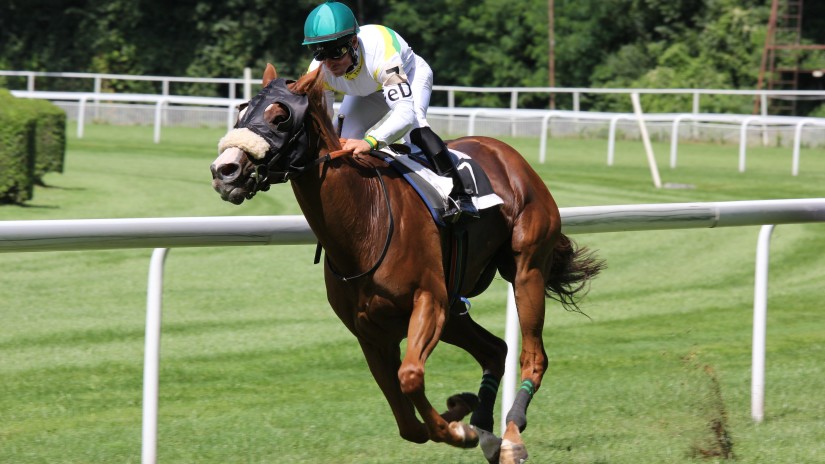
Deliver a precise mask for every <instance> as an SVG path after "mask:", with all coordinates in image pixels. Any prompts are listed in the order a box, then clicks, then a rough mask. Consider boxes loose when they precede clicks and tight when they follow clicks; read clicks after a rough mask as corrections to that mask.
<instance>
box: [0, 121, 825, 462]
mask: <svg viewBox="0 0 825 464" xmlns="http://www.w3.org/2000/svg"><path fill="white" fill-rule="evenodd" d="M221 132H222V131H215V130H208V129H166V128H165V129H164V133H163V138H162V139H163V140H162V143H160V144H157V145H156V144H153V143H152V142H151V140H152V130H151V128H145V127H113V126H87V128H86V135H85V137H84V138H83V139H80V140H78V139H77V138H76V137H75V136H74V134H75V132H74V128H70V129H69V132H68V134H69V140H68V142H69V152H68V157H67V165H66V172H65V173H64V174H62V175H57V174H50V175H48V176H46V179H45V180H46V182H47V184H48V186H47V187H45V188H38V189H37V190H36V192H35V198H34V200H33V201H32V202H30V204H28V205H27V206H25V207H21V206H11V205H5V206H0V220H21V219H61V218H107V217H113V218H114V217H176V216H226V215H270V214H297V213H298V212H299V211H298V209H297V207H296V205H295V202H294V200H293V198H292V195H291V189H290V188H289V186H287V185H282V186H276V187H274V188H273V189H272V190H271V191H270V192H269V193H266V194H261V195H258V196H257V197H256V198H255V199H254V200H253V201H251V202H247V203H245V204H244V205H242V206H239V207H238V206H233V205H230V204H228V203H225V202H222V201H220V199H219V197H218V196H217V194H215V193H214V192H213V191H212V189H211V186H210V183H209V180H210V179H209V172H208V165H209V163H210V162H211V161H212V159H213V158H214V156H215V154H216V153H215V151H216V148H215V146H216V143H217V140H218V138H219V137H220V136H221V135H222V133H221ZM509 141H510V142H511V143H513V144H514V145H515V146H516V147H518V148H519V149H520V150H521V151H522V152H523V153H525V155H526V156H527V158H528V159H529V160H530V161H531V162H534V166H535V167H536V169H537V171H538V172H539V173H540V174H541V176H542V177H543V178H544V179H545V180H546V181H547V183H548V185H549V186H550V188H551V191H553V193H554V195H555V197H556V199H557V201H558V203H559V205H560V206H561V207H568V206H586V205H604V204H627V203H665V202H684V201H730V200H752V199H774V198H805V197H825V151H823V150H821V149H819V150H817V149H805V150H803V152H802V163H801V174H800V175H799V176H798V177H792V176H791V175H790V162H791V161H790V157H791V152H790V149H787V148H761V147H750V148H749V149H748V164H747V170H746V172H745V173H739V172H738V171H737V164H738V159H737V156H738V150H737V147H735V146H725V145H706V144H682V145H681V146H680V151H679V167H678V168H677V169H675V170H671V169H669V168H667V156H668V153H669V151H668V150H669V145H667V144H654V149H655V151H656V153H657V158H658V159H659V163H660V165H659V167H660V170H661V176H662V179H663V181H664V182H670V183H680V184H690V185H692V186H693V187H694V188H692V189H673V190H670V189H662V190H657V189H654V188H653V186H652V181H651V178H650V174H649V170H648V166H647V164H646V161H645V156H644V152H643V150H642V145H641V143H640V142H637V141H619V143H618V144H617V153H616V164H615V165H614V166H612V167H607V166H606V162H605V161H606V145H607V144H606V141H604V140H571V139H551V143H550V144H549V152H548V161H547V163H546V164H544V165H538V164H537V163H535V161H536V160H537V158H538V155H537V149H538V141H537V140H533V139H515V140H512V139H511V140H509ZM757 233H758V227H741V228H728V229H718V230H711V229H701V230H680V231H655V232H636V233H611V234H587V235H577V236H574V239H576V240H577V241H578V242H580V243H582V244H585V245H587V246H590V247H592V248H594V249H596V250H598V253H599V255H600V256H601V257H603V258H605V259H606V260H607V262H608V265H609V268H608V270H606V271H605V272H604V274H603V275H602V276H600V277H599V278H598V279H597V280H595V281H594V282H593V286H592V290H591V293H590V295H589V297H588V298H587V299H586V300H585V301H584V303H583V304H582V309H583V310H584V311H585V312H586V313H587V314H588V315H589V316H590V319H588V318H586V317H583V316H581V315H578V314H573V313H567V312H564V311H563V310H561V309H560V308H559V307H558V306H557V305H554V304H549V305H548V317H547V323H546V326H545V340H546V344H547V352H548V354H549V356H550V371H549V373H548V375H547V376H546V377H545V383H544V384H543V386H542V388H541V390H540V391H539V392H538V393H537V395H536V397H535V398H534V400H533V402H532V404H531V406H530V411H529V416H528V421H529V425H528V428H527V431H526V432H525V440H526V441H527V446H528V450H529V452H530V455H531V462H537V463H544V462H563V463H634V464H635V463H640V462H674V463H676V462H678V463H681V462H685V463H690V462H723V461H725V460H726V458H725V457H724V456H726V455H727V456H728V457H730V456H733V457H735V460H736V462H741V463H765V462H770V463H813V462H820V461H821V457H822V456H823V455H825V403H823V401H822V400H821V396H822V392H823V391H825V377H823V376H822V375H821V364H822V360H823V359H825V330H824V329H823V324H822V300H823V297H825V290H824V289H825V287H823V285H822V282H823V281H825V257H823V251H825V238H823V237H825V225H821V224H808V225H783V226H779V227H777V229H776V231H775V232H774V236H773V241H772V242H773V245H772V252H771V274H770V297H769V313H768V353H767V362H768V369H767V389H766V419H765V421H764V422H763V423H762V424H754V423H753V422H752V421H751V419H750V362H751V330H752V326H751V323H752V322H751V321H752V305H753V273H754V250H755V246H756V236H757ZM313 251H314V250H313V247H309V246H275V247H234V248H200V249H195V248H193V249H175V250H172V251H171V252H170V255H169V258H168V260H167V268H166V280H165V291H164V316H163V318H164V319H163V339H162V364H161V387H160V396H161V397H160V421H159V443H158V453H159V460H160V461H161V462H180V463H194V462H197V463H208V462H215V463H272V462H296V461H298V462H322V463H350V462H352V463H355V462H357V463H395V462H455V463H478V462H482V458H481V454H480V452H479V451H478V450H467V451H462V450H456V449H452V448H448V447H446V446H445V445H441V444H433V443H429V444H426V445H414V444H409V443H406V442H404V441H403V440H401V439H400V438H399V437H398V435H397V432H396V427H395V424H394V421H393V419H392V415H391V413H390V411H389V407H388V406H387V405H386V403H385V401H384V399H383V397H382V396H381V394H380V392H379V390H378V388H377V387H376V385H375V383H374V381H373V380H372V378H371V376H370V375H369V372H368V370H367V368H366V364H365V362H364V360H363V357H362V355H361V353H360V350H359V348H358V346H357V343H356V342H355V340H354V339H353V338H352V336H351V335H350V334H349V333H348V332H347V331H346V329H344V327H343V326H342V325H341V324H340V322H338V321H337V319H336V318H335V316H334V315H333V313H332V312H331V310H330V309H329V308H328V305H327V303H326V299H325V296H324V292H323V283H322V273H321V269H320V267H319V266H313V265H312V264H311V263H312V254H313ZM150 253H151V250H113V251H100V252H53V253H10V254H2V255H0V265H2V268H3V269H4V272H3V273H2V276H1V277H0V318H2V321H3V322H2V330H0V392H2V394H0V462H10V463H54V462H67V463H91V462H95V463H97V462H138V461H139V460H140V439H141V434H140V425H141V424H140V422H141V409H140V408H141V387H142V369H143V333H144V318H145V305H146V275H147V269H148V263H149V256H150ZM505 291H506V287H505V285H504V283H503V282H502V281H501V280H500V279H496V280H495V281H494V283H493V285H492V287H491V289H490V290H489V291H488V292H487V293H485V294H484V295H482V296H480V297H478V298H476V299H474V301H473V309H472V312H473V314H474V317H475V318H476V319H477V320H478V321H479V322H480V323H482V324H483V325H485V326H486V327H488V328H489V329H490V330H492V331H493V332H494V333H498V334H500V335H501V334H503V331H504V302H505ZM427 366H428V370H427V375H428V376H427V391H428V394H429V396H430V398H431V399H432V401H433V402H434V403H441V402H443V401H444V400H445V399H446V398H447V397H448V396H449V395H451V394H453V393H456V392H459V391H474V390H476V389H477V382H478V380H479V378H480V372H479V370H478V368H477V366H476V365H475V364H474V363H473V361H472V360H471V359H470V357H469V356H468V355H467V354H465V353H463V352H461V351H459V350H457V349H455V348H453V347H450V346H447V345H443V344H442V345H440V346H439V347H438V348H437V349H436V351H435V353H434V355H433V357H432V358H431V359H430V361H429V362H428V365H427ZM496 412H497V413H498V411H496ZM497 415H498V414H497ZM718 424H722V427H721V428H720V427H719V426H718ZM714 427H715V428H714ZM731 459H732V458H731Z"/></svg>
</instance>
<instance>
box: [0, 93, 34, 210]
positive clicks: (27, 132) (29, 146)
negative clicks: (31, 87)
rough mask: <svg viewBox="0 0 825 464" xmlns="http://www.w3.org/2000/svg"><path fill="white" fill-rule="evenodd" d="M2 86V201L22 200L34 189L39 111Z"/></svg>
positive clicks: (0, 116)
mask: <svg viewBox="0 0 825 464" xmlns="http://www.w3.org/2000/svg"><path fill="white" fill-rule="evenodd" d="M18 100H19V99H17V98H14V97H13V96H12V95H11V94H10V93H9V92H8V91H6V90H0V203H22V202H24V201H26V200H30V199H31V197H32V194H33V193H34V135H35V129H36V128H37V115H36V114H35V113H34V112H33V111H29V110H26V109H25V108H23V106H22V105H20V104H19V103H18Z"/></svg>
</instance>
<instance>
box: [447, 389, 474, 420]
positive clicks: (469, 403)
mask: <svg viewBox="0 0 825 464" xmlns="http://www.w3.org/2000/svg"><path fill="white" fill-rule="evenodd" d="M478 403H479V399H478V396H476V395H475V394H474V393H467V392H465V393H459V394H457V395H453V396H451V397H449V398H447V409H448V410H450V411H452V410H454V409H460V412H462V413H463V414H462V416H461V417H464V416H466V415H467V414H470V413H471V412H473V411H475V410H476V408H477V407H478Z"/></svg>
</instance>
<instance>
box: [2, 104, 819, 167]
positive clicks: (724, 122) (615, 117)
mask: <svg viewBox="0 0 825 464" xmlns="http://www.w3.org/2000/svg"><path fill="white" fill-rule="evenodd" d="M12 94H13V95H15V96H16V97H19V98H36V99H45V100H50V101H53V102H59V103H63V104H64V105H65V104H66V103H67V102H72V104H76V105H77V113H76V120H77V137H78V138H83V135H84V132H85V126H86V124H87V123H86V119H87V112H88V111H87V110H88V109H89V108H91V109H92V110H94V111H95V112H97V111H99V110H100V106H99V105H100V104H101V102H109V103H105V104H106V105H111V102H120V103H129V104H131V106H132V110H135V109H137V108H138V107H140V106H143V107H146V105H151V108H153V113H154V114H153V117H152V121H153V126H154V135H153V141H154V142H155V143H160V139H161V131H162V128H163V126H164V125H168V112H169V111H170V110H172V109H174V108H181V107H183V108H201V109H204V108H206V109H209V110H211V111H220V112H222V113H223V115H224V116H223V119H224V121H225V124H226V128H227V130H229V129H231V128H232V127H233V125H234V123H235V119H236V113H237V109H236V108H237V105H238V104H240V103H242V102H243V101H244V100H241V99H236V98H208V97H189V96H174V95H147V94H110V93H82V92H44V91H21V90H14V91H12ZM630 95H631V97H633V96H634V95H636V96H638V93H631V94H630ZM173 105H174V106H173ZM337 105H338V104H336V108H337ZM428 114H429V116H430V119H431V122H433V123H434V124H435V123H438V125H439V127H438V129H439V130H441V131H442V132H443V133H445V134H458V133H464V134H466V135H476V134H477V133H479V128H478V126H479V125H478V121H479V120H480V119H482V118H486V120H489V121H493V125H494V126H495V125H498V126H501V125H502V123H503V124H504V125H507V126H509V127H510V135H516V134H517V133H518V130H517V129H518V128H519V127H520V126H526V125H531V126H536V125H537V131H536V130H533V131H532V133H533V134H535V132H537V133H538V134H537V135H538V136H539V139H540V141H539V162H541V163H544V162H545V161H546V159H547V151H548V149H547V146H548V142H547V140H548V137H549V135H548V134H549V133H550V127H551V126H550V125H551V123H552V122H553V121H568V122H574V123H576V124H577V125H578V124H581V123H601V124H603V125H607V126H608V134H607V138H608V142H607V164H608V166H612V165H613V163H614V160H615V147H616V138H617V134H618V127H619V124H620V123H622V122H624V123H628V122H630V123H634V124H635V123H636V122H637V120H638V119H639V116H638V115H635V114H633V113H604V112H595V111H563V110H527V109H496V108H450V107H430V109H429V112H428ZM641 119H642V120H643V121H644V122H645V123H647V124H654V125H660V126H668V127H670V167H671V168H675V167H676V165H677V157H678V145H679V141H680V140H681V138H680V128H681V126H682V125H683V124H684V123H686V122H690V123H692V124H693V125H692V126H691V129H692V130H693V129H695V128H696V126H695V125H696V124H697V123H702V124H714V125H715V126H716V127H721V128H727V130H728V132H734V131H735V132H736V133H738V138H739V140H738V145H739V164H738V169H739V172H745V166H746V158H747V148H748V143H749V139H750V137H749V134H750V133H753V132H756V133H758V134H761V138H762V144H763V145H768V132H769V129H770V130H773V131H783V132H788V133H789V134H792V136H791V135H788V136H787V137H786V138H787V139H791V138H792V140H793V143H792V147H793V148H792V155H791V175H793V176H797V175H799V166H800V156H801V150H802V147H803V145H804V141H805V140H806V138H805V137H807V140H808V141H809V143H811V144H823V143H825V137H823V134H825V131H823V130H822V128H825V118H808V117H805V118H801V117H792V116H767V115H762V116H754V115H743V114H710V113H646V114H642V115H641ZM459 123H461V126H462V127H461V129H459V127H458V126H459ZM806 127H808V128H810V129H813V128H819V129H818V130H809V131H807V132H806V131H804V129H805V128H806ZM736 128H738V130H737V129H736ZM462 129H463V131H462ZM522 130H523V129H522ZM499 131H500V129H499ZM491 135H493V136H495V135H499V134H495V133H494V134H491Z"/></svg>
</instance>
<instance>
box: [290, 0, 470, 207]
mask: <svg viewBox="0 0 825 464" xmlns="http://www.w3.org/2000/svg"><path fill="white" fill-rule="evenodd" d="M303 45H307V46H309V48H310V50H312V54H313V57H314V60H313V61H312V63H311V64H310V67H309V70H310V71H312V70H314V69H316V68H318V67H320V68H321V72H322V73H323V76H324V79H325V88H326V90H327V92H326V99H327V108H328V111H329V113H330V117H332V104H333V101H334V93H335V92H339V93H342V94H344V100H343V102H342V103H341V108H340V111H339V113H340V114H342V115H346V124H345V125H344V127H343V128H338V130H339V131H341V137H343V138H346V139H348V140H347V142H346V144H345V145H344V149H347V150H353V153H355V154H358V153H366V152H369V150H372V149H378V148H383V147H385V146H387V145H388V144H390V143H393V142H395V141H396V140H399V139H401V138H402V137H403V138H404V139H405V141H406V142H408V143H412V144H414V145H417V146H418V147H419V148H421V151H422V152H423V153H424V155H426V156H427V159H428V160H429V161H430V164H432V165H433V167H434V171H435V172H436V173H437V174H438V175H441V176H445V177H451V178H452V179H453V191H452V193H451V194H450V197H451V198H453V200H454V201H455V202H456V206H455V207H453V208H451V209H450V210H448V211H447V213H446V214H445V219H448V220H449V221H455V220H457V219H458V217H459V216H464V217H472V218H477V217H479V214H478V210H477V209H476V207H475V206H474V205H473V202H472V200H471V199H470V196H469V193H470V192H472V190H471V189H469V188H467V187H469V186H465V185H464V183H463V181H462V180H461V176H459V175H458V169H456V166H455V162H454V161H453V158H452V157H451V156H450V155H449V153H448V150H447V145H446V144H444V141H442V140H441V138H440V137H439V136H438V135H436V133H435V132H433V130H432V129H431V128H430V125H429V124H428V123H427V108H428V107H429V106H430V95H431V94H432V86H433V72H432V69H430V66H429V65H428V64H427V62H426V61H424V59H423V58H421V57H420V56H418V55H416V54H415V53H413V51H412V49H411V48H410V46H409V45H407V42H406V41H404V39H403V38H402V37H401V36H400V35H398V33H396V32H395V31H393V30H392V29H390V28H388V27H385V26H379V25H372V24H371V25H364V26H360V27H359V25H358V21H356V19H355V15H354V14H353V13H352V10H350V9H349V8H348V7H347V6H346V5H344V4H343V3H339V2H335V1H327V2H326V3H323V4H321V5H319V6H317V7H316V8H315V9H314V10H312V12H311V13H310V14H309V16H308V17H307V19H306V22H305V23H304V42H303ZM387 113H389V115H388V116H387ZM384 116H387V118H386V119H385V120H384V121H383V122H382V123H381V124H380V125H378V126H377V127H375V128H373V129H372V130H370V128H372V127H373V126H375V124H377V123H378V122H379V121H381V119H382V118H383V117H384ZM335 124H338V123H337V122H336V123H335ZM367 130H370V132H369V134H367Z"/></svg>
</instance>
